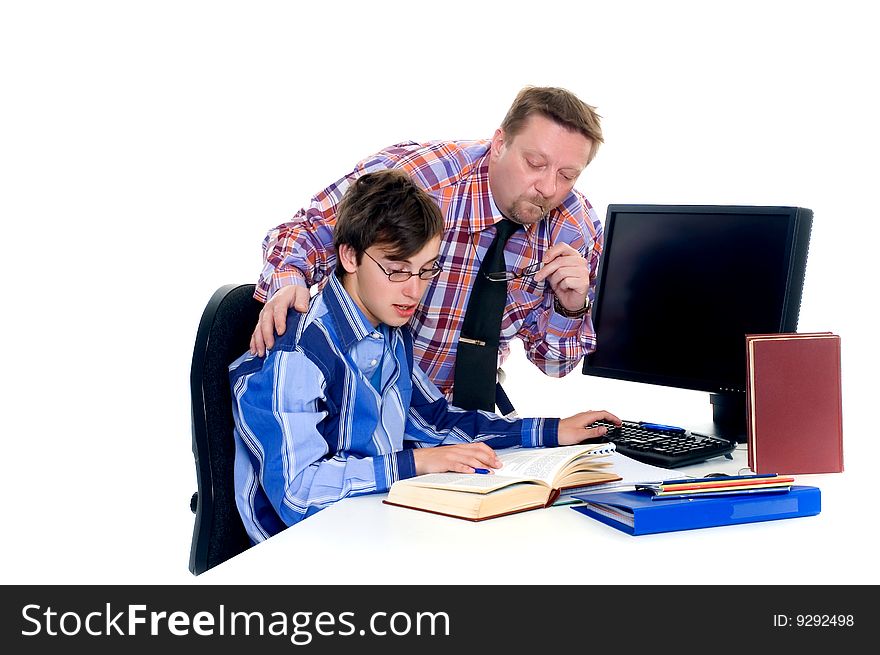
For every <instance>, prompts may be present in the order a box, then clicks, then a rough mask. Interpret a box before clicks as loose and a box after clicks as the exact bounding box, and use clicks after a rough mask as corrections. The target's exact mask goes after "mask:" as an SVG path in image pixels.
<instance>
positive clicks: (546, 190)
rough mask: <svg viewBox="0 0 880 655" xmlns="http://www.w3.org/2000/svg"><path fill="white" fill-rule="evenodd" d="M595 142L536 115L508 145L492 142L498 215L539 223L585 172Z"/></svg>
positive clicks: (499, 139)
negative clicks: (499, 212) (500, 213)
mask: <svg viewBox="0 0 880 655" xmlns="http://www.w3.org/2000/svg"><path fill="white" fill-rule="evenodd" d="M592 147H593V142H592V141H591V140H590V139H588V138H587V137H585V136H583V135H582V134H581V133H579V132H574V131H572V130H569V129H568V128H566V127H563V126H562V125H559V124H558V123H555V122H554V121H552V120H550V119H549V118H546V117H544V116H542V115H540V114H533V115H532V116H530V117H529V118H528V119H527V120H526V122H525V125H524V126H523V129H522V130H521V131H520V132H519V134H517V135H516V136H514V137H513V138H512V139H511V138H508V137H507V135H505V134H504V132H503V131H502V130H501V129H498V130H496V131H495V136H494V137H492V154H491V155H490V157H489V186H490V188H491V189H492V195H493V196H494V198H495V204H497V205H498V209H500V210H501V212H502V213H503V214H504V215H505V216H507V218H510V219H513V220H514V221H516V222H518V223H523V224H526V225H528V224H530V223H535V222H537V221H539V220H540V219H541V218H542V217H543V216H545V215H546V214H547V212H549V211H550V210H551V209H553V208H554V207H556V206H558V205H559V204H561V203H562V201H563V200H564V199H565V197H566V196H567V195H568V194H569V192H570V191H571V189H572V187H574V183H575V182H576V181H577V179H578V176H579V175H580V174H581V171H583V170H584V168H586V166H587V162H588V161H589V159H590V151H591V149H592Z"/></svg>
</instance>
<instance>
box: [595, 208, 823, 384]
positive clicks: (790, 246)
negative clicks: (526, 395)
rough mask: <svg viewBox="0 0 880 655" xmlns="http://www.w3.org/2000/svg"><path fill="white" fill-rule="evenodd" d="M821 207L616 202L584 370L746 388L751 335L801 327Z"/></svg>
mask: <svg viewBox="0 0 880 655" xmlns="http://www.w3.org/2000/svg"><path fill="white" fill-rule="evenodd" d="M811 222H812V212H811V211H810V210H807V209H800V208H796V207H751V206H749V207H737V206H672V205H610V206H609V207H608V214H607V217H606V221H605V246H604V250H603V254H602V261H601V265H600V268H599V283H598V287H597V293H596V302H595V306H594V310H593V321H594V326H595V329H596V334H597V339H598V347H597V350H596V351H595V352H594V353H592V354H590V355H588V356H587V357H586V358H585V360H584V368H583V372H584V373H585V374H588V375H600V376H606V377H612V378H618V379H623V380H632V381H636V382H648V383H653V384H663V385H667V386H674V387H681V388H686V389H696V390H702V391H710V392H731V391H733V392H744V390H745V335H746V334H755V333H770V332H793V331H795V330H796V328H797V317H798V310H799V308H800V299H801V291H802V287H803V281H804V271H805V265H806V257H807V246H808V243H809V232H810V226H811Z"/></svg>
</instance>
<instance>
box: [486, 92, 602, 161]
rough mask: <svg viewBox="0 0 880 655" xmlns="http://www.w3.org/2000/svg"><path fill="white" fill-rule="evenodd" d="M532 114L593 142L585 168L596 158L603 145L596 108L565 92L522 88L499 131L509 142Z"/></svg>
mask: <svg viewBox="0 0 880 655" xmlns="http://www.w3.org/2000/svg"><path fill="white" fill-rule="evenodd" d="M532 114H541V115H542V116H544V117H545V118H549V119H550V120H552V121H553V122H555V123H558V124H559V125H562V126H564V127H566V128H567V129H569V130H571V131H573V132H579V133H580V134H582V135H583V136H585V137H586V138H588V139H589V140H590V141H592V142H593V147H592V149H591V150H590V160H589V161H588V162H587V163H588V164H589V163H590V161H592V160H593V158H594V157H595V156H596V152H597V151H598V150H599V144H600V143H603V142H604V140H603V138H602V126H601V124H600V122H599V119H600V118H601V117H600V116H599V114H597V113H596V108H595V107H592V106H590V105H588V104H587V103H585V102H583V101H582V100H581V99H580V98H578V97H577V96H576V95H575V94H573V93H572V92H571V91H568V90H567V89H562V88H559V87H553V86H527V87H523V89H522V90H521V91H520V92H519V93H518V94H517V96H516V99H515V100H514V101H513V104H512V105H511V106H510V109H509V110H508V111H507V116H505V117H504V120H503V121H502V122H501V129H502V130H504V133H505V134H506V135H507V136H508V137H509V138H511V139H512V138H513V137H515V136H516V135H517V134H519V132H520V131H521V130H522V128H523V125H524V124H525V122H526V120H528V118H529V116H531V115H532Z"/></svg>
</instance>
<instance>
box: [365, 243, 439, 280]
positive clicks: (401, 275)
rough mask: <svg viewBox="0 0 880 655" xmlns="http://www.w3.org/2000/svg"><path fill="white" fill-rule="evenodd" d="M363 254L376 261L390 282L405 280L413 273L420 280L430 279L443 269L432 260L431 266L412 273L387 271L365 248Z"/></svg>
mask: <svg viewBox="0 0 880 655" xmlns="http://www.w3.org/2000/svg"><path fill="white" fill-rule="evenodd" d="M364 254H365V255H366V256H367V257H369V258H370V259H372V260H373V261H374V262H376V266H378V267H379V268H381V269H382V272H383V273H385V275H387V276H388V279H389V280H390V281H391V282H406V281H407V280H409V279H410V278H411V277H412V276H413V275H417V276H418V277H419V279H420V280H430V279H433V278H435V277H437V276H438V275H440V273H442V272H443V269H442V268H441V266H440V263H439V262H436V261H435V262H434V265H433V266H431V268H423V269H422V270H420V271H417V272H415V273H413V272H412V271H389V270H386V269H385V267H384V266H382V264H380V263H379V262H378V261H377V260H376V258H375V257H373V256H372V255H371V254H370V253H368V252H367V251H366V250H364Z"/></svg>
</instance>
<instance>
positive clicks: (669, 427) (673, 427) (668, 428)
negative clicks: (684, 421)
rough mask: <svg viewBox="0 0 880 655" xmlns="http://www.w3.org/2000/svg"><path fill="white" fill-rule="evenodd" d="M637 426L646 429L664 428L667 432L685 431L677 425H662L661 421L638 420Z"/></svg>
mask: <svg viewBox="0 0 880 655" xmlns="http://www.w3.org/2000/svg"><path fill="white" fill-rule="evenodd" d="M639 426H640V427H643V428H645V429H646V430H666V431H667V432H687V430H685V429H684V428H680V427H678V426H677V425H663V424H662V423H648V422H647V421H639Z"/></svg>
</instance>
